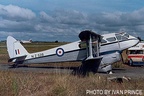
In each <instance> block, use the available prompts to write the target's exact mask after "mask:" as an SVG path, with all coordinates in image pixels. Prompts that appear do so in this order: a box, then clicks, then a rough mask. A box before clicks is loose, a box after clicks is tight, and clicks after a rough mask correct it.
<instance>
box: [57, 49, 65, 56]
mask: <svg viewBox="0 0 144 96" xmlns="http://www.w3.org/2000/svg"><path fill="white" fill-rule="evenodd" d="M56 54H57V56H63V55H64V50H63V49H62V48H58V49H57V50H56Z"/></svg>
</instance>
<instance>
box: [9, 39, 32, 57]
mask: <svg viewBox="0 0 144 96" xmlns="http://www.w3.org/2000/svg"><path fill="white" fill-rule="evenodd" d="M7 51H8V54H9V57H10V59H11V60H13V59H16V58H21V57H22V58H23V57H26V56H27V55H28V54H29V53H28V52H27V50H26V49H25V48H24V47H23V46H22V45H21V43H20V42H19V41H17V40H16V39H15V38H13V37H12V36H8V37H7Z"/></svg>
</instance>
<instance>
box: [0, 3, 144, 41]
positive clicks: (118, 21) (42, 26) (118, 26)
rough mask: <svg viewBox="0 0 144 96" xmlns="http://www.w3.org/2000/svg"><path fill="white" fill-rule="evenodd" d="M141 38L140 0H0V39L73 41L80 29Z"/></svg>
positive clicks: (142, 12)
mask: <svg viewBox="0 0 144 96" xmlns="http://www.w3.org/2000/svg"><path fill="white" fill-rule="evenodd" d="M86 29H89V30H93V31H95V32H96V33H98V34H105V33H111V32H120V31H126V32H128V33H129V34H131V35H134V36H139V37H141V38H142V39H144V2H143V0H1V1H0V40H6V38H7V36H8V35H12V36H14V37H15V38H17V39H19V40H28V39H32V40H34V41H36V40H37V41H55V40H58V41H75V40H79V38H78V34H79V33H80V32H81V31H83V30H86Z"/></svg>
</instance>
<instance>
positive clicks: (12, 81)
mask: <svg viewBox="0 0 144 96" xmlns="http://www.w3.org/2000/svg"><path fill="white" fill-rule="evenodd" d="M62 44H65V43H52V42H51V43H31V44H24V46H25V47H26V49H27V50H28V51H29V52H35V51H41V50H45V49H49V48H52V47H56V46H59V45H62ZM7 60H8V55H7V51H6V45H5V43H0V64H7ZM67 64H73V65H74V63H64V65H63V64H62V65H61V66H66V65H67ZM119 64H120V65H119ZM73 65H68V66H73ZM116 66H118V67H123V66H122V65H121V63H117V64H116ZM87 90H143V94H141V95H142V96H144V78H140V79H132V80H130V81H125V82H123V83H117V82H115V81H114V82H112V81H109V80H108V79H107V76H104V75H101V74H92V73H90V74H89V76H88V77H81V76H77V75H72V74H62V73H48V72H20V71H10V70H6V71H2V70H1V71H0V96H93V95H94V94H93V95H92V94H87ZM95 96H107V95H104V94H103V95H100V94H96V95H95ZM109 96H131V95H130V94H124V95H122V94H121V95H118V94H112V93H111V94H110V95H109ZM132 96H135V95H132ZM136 96H139V95H136Z"/></svg>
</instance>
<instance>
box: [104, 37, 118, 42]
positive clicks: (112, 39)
mask: <svg viewBox="0 0 144 96" xmlns="http://www.w3.org/2000/svg"><path fill="white" fill-rule="evenodd" d="M106 40H108V41H109V42H113V41H116V38H115V37H110V38H107V39H106Z"/></svg>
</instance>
